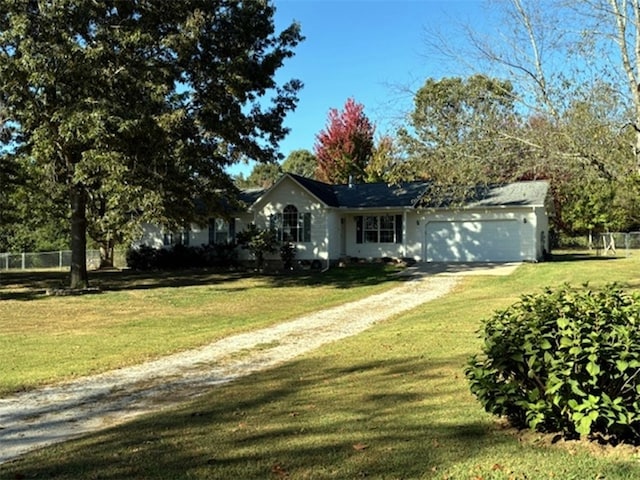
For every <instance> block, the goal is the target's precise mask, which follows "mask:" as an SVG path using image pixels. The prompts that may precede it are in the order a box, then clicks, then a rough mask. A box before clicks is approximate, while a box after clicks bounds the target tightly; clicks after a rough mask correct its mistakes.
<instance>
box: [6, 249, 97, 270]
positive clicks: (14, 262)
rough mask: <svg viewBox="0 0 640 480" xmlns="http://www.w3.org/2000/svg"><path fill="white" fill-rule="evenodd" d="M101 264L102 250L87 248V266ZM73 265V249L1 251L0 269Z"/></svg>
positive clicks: (91, 267) (63, 267) (91, 266)
mask: <svg viewBox="0 0 640 480" xmlns="http://www.w3.org/2000/svg"><path fill="white" fill-rule="evenodd" d="M99 266H100V251H99V250H87V268H88V269H96V268H98V267H99ZM70 267H71V250H59V251H57V252H37V253H35V252H29V253H0V270H35V269H45V268H53V269H60V270H62V269H66V268H70Z"/></svg>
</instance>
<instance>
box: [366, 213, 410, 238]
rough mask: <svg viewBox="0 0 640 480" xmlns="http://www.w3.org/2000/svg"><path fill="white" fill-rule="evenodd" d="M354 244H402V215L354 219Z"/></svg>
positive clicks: (368, 216) (369, 216) (367, 216)
mask: <svg viewBox="0 0 640 480" xmlns="http://www.w3.org/2000/svg"><path fill="white" fill-rule="evenodd" d="M356 243H402V215H364V216H358V217H356Z"/></svg>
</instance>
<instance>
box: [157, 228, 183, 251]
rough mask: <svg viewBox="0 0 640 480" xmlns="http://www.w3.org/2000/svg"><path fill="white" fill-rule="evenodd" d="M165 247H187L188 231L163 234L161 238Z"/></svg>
mask: <svg viewBox="0 0 640 480" xmlns="http://www.w3.org/2000/svg"><path fill="white" fill-rule="evenodd" d="M162 243H163V245H164V246H165V247H170V246H174V245H184V246H189V230H186V229H184V230H180V231H179V232H177V233H176V232H165V233H164V235H163V238H162Z"/></svg>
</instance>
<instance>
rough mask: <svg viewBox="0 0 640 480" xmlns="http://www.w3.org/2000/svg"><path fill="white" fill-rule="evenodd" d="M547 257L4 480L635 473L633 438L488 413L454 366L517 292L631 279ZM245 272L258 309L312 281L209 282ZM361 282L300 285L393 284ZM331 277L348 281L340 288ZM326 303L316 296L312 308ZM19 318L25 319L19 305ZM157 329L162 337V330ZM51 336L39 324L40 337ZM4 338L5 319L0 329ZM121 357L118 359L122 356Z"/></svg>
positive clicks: (608, 268) (3, 469) (61, 449)
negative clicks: (600, 439)
mask: <svg viewBox="0 0 640 480" xmlns="http://www.w3.org/2000/svg"><path fill="white" fill-rule="evenodd" d="M555 260H556V261H554V262H548V263H541V264H527V265H522V266H521V267H520V268H519V269H518V270H517V271H516V272H515V273H514V274H512V275H511V276H509V277H468V278H465V279H464V280H463V281H462V283H461V285H460V286H459V287H458V288H457V290H456V291H455V292H453V293H451V294H449V295H448V296H446V297H445V298H442V299H439V300H436V301H433V302H430V303H428V304H424V305H423V306H421V307H419V308H417V309H415V310H413V311H412V312H410V313H408V314H404V315H402V316H400V317H397V318H394V319H391V320H389V321H387V322H384V323H382V324H379V325H376V326H375V327H373V328H371V329H370V330H367V331H366V332H364V333H362V334H360V335H358V336H356V337H352V338H349V339H346V340H343V341H340V342H336V343H334V344H331V345H329V346H326V347H323V348H322V349H320V350H317V351H315V352H312V353H310V354H308V355H306V356H304V357H301V358H299V359H297V360H296V361H294V362H291V363H288V364H286V365H284V366H282V367H280V368H277V369H273V370H271V371H268V372H263V373H260V374H256V375H252V376H250V377H247V378H245V379H242V380H240V381H238V382H235V383H233V384H229V385H226V386H224V387H221V388H217V389H215V390H212V391H211V392H210V393H209V394H207V395H205V396H203V397H201V398H200V399H198V400H197V401H195V402H193V403H190V404H187V405H185V406H184V407H182V408H180V409H177V410H174V411H170V412H165V413H162V414H158V415H150V416H147V417H144V418H141V419H139V420H136V421H134V422H131V423H129V424H127V425H124V426H121V427H117V428H112V429H109V430H105V431H102V432H100V433H97V434H94V435H91V436H88V437H86V438H83V439H80V440H76V441H73V442H69V443H66V444H63V445H59V446H56V447H52V448H47V449H45V450H42V451H41V452H37V453H34V454H31V455H28V456H27V457H25V458H24V459H21V460H19V461H17V462H14V463H11V464H8V465H3V466H0V478H2V479H4V478H7V479H14V478H55V479H109V480H111V479H113V480H115V479H123V478H132V479H183V478H184V479H191V478H193V479H272V478H273V479H358V478H375V479H474V480H478V479H485V480H486V479H505V480H506V479H527V480H533V479H540V480H542V479H550V478H556V479H633V478H639V477H640V456H639V455H638V453H637V451H636V449H634V448H631V447H624V446H620V447H616V448H611V447H603V446H599V445H592V444H589V443H587V442H564V441H558V442H552V441H551V440H552V439H551V437H549V436H544V435H539V434H532V433H523V432H515V431H513V430H510V429H508V428H506V426H505V425H503V424H502V423H501V422H499V421H497V420H496V419H494V418H492V417H490V416H489V415H487V414H486V413H484V412H483V411H482V409H481V407H480V406H479V404H478V403H477V402H476V401H475V399H473V397H472V396H471V395H470V394H469V393H468V386H467V383H466V380H465V379H464V375H463V373H462V370H463V365H464V363H465V362H466V360H467V358H468V357H469V355H471V354H472V353H475V352H477V350H478V348H479V342H480V341H479V339H478V335H477V329H478V327H479V325H480V320H481V319H482V318H486V317H487V316H489V315H490V314H491V312H492V311H494V310H495V309H498V308H502V307H506V306H507V305H509V304H511V303H513V302H514V301H515V300H517V298H518V297H519V296H520V295H521V294H523V293H531V292H538V291H540V290H541V289H542V288H544V287H545V286H553V285H559V284H561V283H565V282H569V283H572V284H581V283H584V282H590V284H591V285H592V286H593V287H598V286H599V285H603V284H605V283H609V282H614V281H616V282H618V283H620V284H622V285H624V286H625V287H627V288H629V289H639V288H640V258H636V257H630V258H626V259H615V260H614V259H606V260H604V259H603V260H599V259H595V258H593V257H588V258H581V257H576V256H573V255H564V256H557V257H556V259H555ZM336 275H338V274H336ZM385 278H386V277H385ZM245 281H246V282H250V283H251V282H253V281H261V282H267V285H265V286H263V287H259V288H263V292H262V294H263V296H264V295H267V296H268V298H269V301H268V302H265V301H263V302H262V304H263V306H265V307H266V305H267V304H272V303H276V302H278V300H275V301H272V300H271V298H276V297H272V296H275V295H278V292H279V291H280V290H279V289H284V290H288V289H298V288H300V289H302V290H303V291H304V290H305V289H307V288H309V287H308V285H307V286H299V285H296V282H295V281H291V282H288V283H289V284H288V285H280V286H276V285H272V284H270V283H271V281H270V280H264V279H263V280H251V279H240V280H228V281H222V282H221V283H219V284H218V285H217V287H216V288H218V289H233V288H234V287H233V286H234V285H241V283H236V282H245ZM301 281H302V282H304V281H305V280H301ZM362 281H363V283H368V284H369V285H366V286H362V287H357V286H356V285H357V284H358V280H357V278H355V277H354V278H352V279H351V280H349V281H346V282H342V281H341V280H339V279H337V278H336V279H334V280H333V285H332V286H329V285H327V284H325V283H324V282H321V286H320V285H317V286H314V288H310V290H314V289H316V288H326V289H327V292H333V291H334V290H335V291H336V295H337V293H340V292H342V293H343V294H344V292H352V291H354V289H358V288H365V289H366V288H368V289H372V290H376V289H380V288H388V287H389V282H381V283H378V282H376V281H375V280H374V279H373V277H371V278H369V280H366V279H362ZM187 283H198V282H195V281H191V282H187ZM328 283H329V284H331V282H328ZM339 284H341V287H349V288H336V286H337V285H339ZM162 288H168V289H170V288H171V287H168V286H167V287H158V288H157V289H156V288H151V289H148V290H144V289H142V290H140V289H135V288H133V287H127V288H123V289H122V290H120V291H116V292H113V294H114V295H125V297H126V296H127V295H129V294H135V293H138V294H142V293H141V292H147V293H148V294H154V292H155V293H158V292H159V291H160V290H161V289H162ZM193 288H206V287H205V286H204V285H200V286H195V285H191V286H186V285H185V286H181V287H177V288H175V289H174V290H175V291H176V292H182V291H184V295H182V294H180V293H177V294H176V295H175V296H174V297H173V300H172V301H173V302H178V303H179V299H184V300H183V301H182V302H183V303H181V304H180V305H179V307H181V308H182V309H187V310H188V309H189V308H190V306H194V310H196V309H197V308H195V304H196V303H197V302H198V301H200V303H199V305H200V306H201V307H202V306H203V305H208V304H209V303H217V302H218V301H222V300H221V298H222V297H223V296H221V295H219V296H218V297H216V294H215V293H214V292H209V293H208V294H205V293H202V295H205V296H206V295H210V298H209V300H208V301H205V300H204V299H200V300H198V298H199V297H198V296H190V295H188V292H189V289H193ZM243 288H244V287H243ZM252 288H253V287H250V288H244V289H243V290H242V291H241V292H238V295H240V296H238V297H236V301H237V302H240V301H244V296H243V295H247V296H249V297H250V296H251V295H252ZM9 290H11V291H13V292H17V291H18V290H20V289H19V288H17V287H15V286H14V287H13V288H12V289H7V290H6V291H5V292H4V294H6V295H8V296H10V295H9V293H7V292H9ZM291 291H292V292H293V291H294V290H291ZM343 291H344V292H343ZM0 293H2V292H0ZM108 295H111V293H103V294H102V295H96V296H93V297H88V296H87V297H78V298H74V299H73V301H74V302H77V303H76V305H75V310H76V312H83V311H85V312H86V311H87V310H93V308H92V307H93V306H94V305H93V304H92V302H96V301H98V300H97V299H98V298H106V296H108ZM158 297H160V298H164V296H163V295H158ZM219 297H220V298H219ZM338 297H339V295H338ZM126 298H128V297H126ZM324 300H325V299H319V300H318V303H317V304H316V305H315V306H314V307H313V308H318V307H319V306H320V305H321V304H322V302H323V301H324ZM326 300H327V301H329V302H331V300H329V298H326ZM49 301H52V300H50V299H38V300H29V301H25V300H20V299H17V298H14V299H13V300H4V301H1V302H0V305H2V307H0V308H4V305H5V303H7V302H8V303H11V302H23V303H24V306H23V307H22V308H24V309H26V310H28V309H30V308H38V309H40V310H38V312H40V313H42V312H43V311H45V310H46V308H44V309H42V307H40V306H39V303H42V302H49ZM54 301H58V299H56V300H54ZM158 301H159V300H158ZM247 301H248V300H247ZM333 301H334V304H335V303H336V302H339V301H341V300H340V298H334V300H333ZM293 303H295V302H293ZM140 308H142V307H140ZM4 315H5V313H4V312H3V313H2V316H1V317H0V318H2V319H3V322H4V319H5V316H4ZM87 315H88V314H87ZM168 315H169V313H168ZM127 317H128V314H125V313H123V314H122V318H120V320H119V321H120V322H121V323H122V324H126V323H127V320H126V318H127ZM23 318H24V319H25V321H26V320H27V319H28V318H29V315H27V314H26V313H25V314H24V317H23ZM32 321H33V320H32ZM271 321H273V320H271ZM149 322H150V324H151V321H149ZM167 322H168V321H167ZM14 328H16V329H18V330H19V328H18V327H17V326H16V325H14ZM84 328H86V329H87V331H86V332H85V334H86V335H88V336H91V335H92V334H93V333H92V332H91V331H90V330H91V328H90V327H88V326H85V327H84ZM139 328H143V327H139ZM147 328H149V327H148V326H147ZM241 328H249V326H248V325H245V326H244V327H241ZM151 331H154V332H155V331H156V330H155V328H152V329H151ZM157 332H158V334H162V335H165V334H166V333H165V331H164V330H163V329H158V330H157ZM59 334H60V331H58V332H57V333H49V332H48V331H47V330H46V329H45V330H44V331H42V333H41V336H42V337H50V336H51V337H54V336H55V335H59ZM15 335H16V337H15V338H18V334H17V333H15ZM4 336H5V332H4V330H2V333H0V338H4ZM196 336H197V335H196ZM15 338H14V341H16V340H15ZM161 340H162V339H156V342H160V343H161ZM149 341H150V340H149ZM107 343H108V342H107ZM173 348H176V347H175V346H174V347H171V348H170V350H171V349H173ZM157 353H158V352H157V351H156V354H157ZM131 355H132V354H127V355H123V356H124V357H125V360H126V361H128V360H129V359H130V357H131ZM144 355H149V353H146V354H144ZM144 355H143V356H144ZM3 362H4V360H3ZM3 365H4V364H3ZM3 370H4V367H3ZM65 375H66V374H65ZM52 378H55V375H52ZM0 448H1V446H0Z"/></svg>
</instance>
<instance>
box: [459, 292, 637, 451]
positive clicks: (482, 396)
mask: <svg viewBox="0 0 640 480" xmlns="http://www.w3.org/2000/svg"><path fill="white" fill-rule="evenodd" d="M483 327H484V329H483V331H484V345H483V354H482V355H480V356H474V357H472V358H471V359H470V361H469V364H468V366H467V369H466V375H467V378H468V380H469V382H470V385H471V391H472V393H473V394H474V395H475V396H476V397H477V398H478V399H479V400H480V402H481V403H482V405H483V406H484V408H485V409H486V410H487V411H488V412H490V413H493V414H497V415H500V416H504V417H507V418H508V419H509V420H510V421H511V423H512V424H513V425H515V426H517V427H526V426H528V427H530V428H533V429H536V430H539V431H547V432H562V433H563V434H565V435H566V436H569V437H576V436H580V435H591V436H594V435H597V436H599V437H602V438H604V439H607V440H609V441H621V440H623V441H631V442H638V441H639V440H640V297H639V296H638V295H637V294H628V293H625V292H624V291H623V290H622V289H621V288H620V287H619V286H616V285H608V286H606V287H605V288H604V289H602V290H597V291H595V290H591V289H589V288H588V287H587V286H584V287H582V288H574V287H571V286H569V285H565V286H563V287H561V288H558V289H556V290H551V289H547V290H546V291H544V292H543V293H541V294H537V295H525V296H523V297H522V298H521V299H520V301H519V302H517V303H516V304H514V305H512V306H511V307H509V308H507V309H506V310H503V311H499V312H496V313H495V314H494V315H493V316H492V317H491V318H489V319H487V320H485V321H484V322H483Z"/></svg>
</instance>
